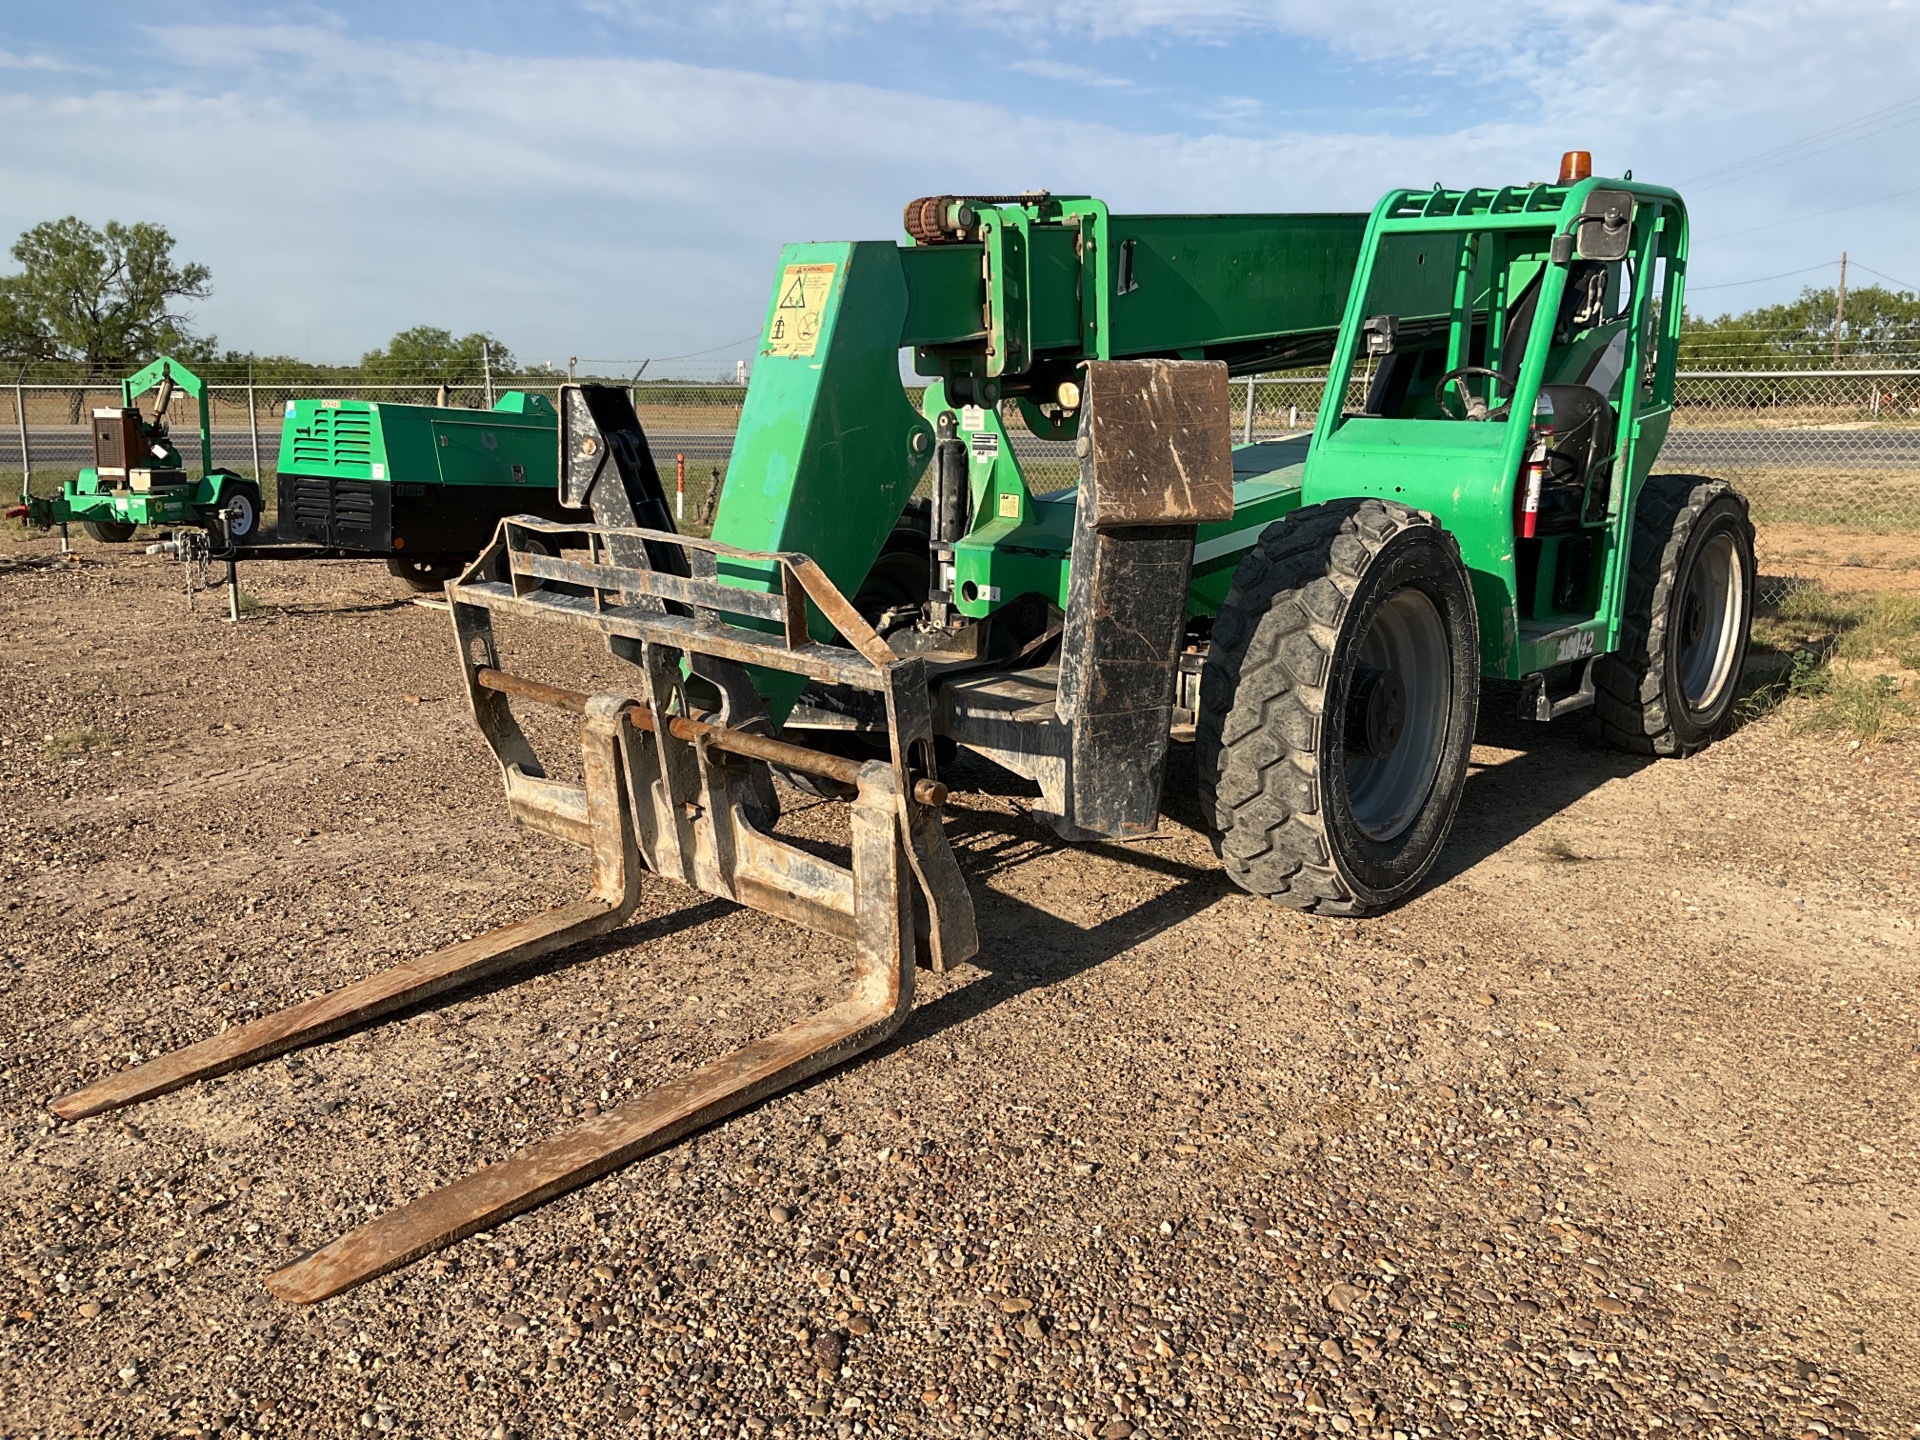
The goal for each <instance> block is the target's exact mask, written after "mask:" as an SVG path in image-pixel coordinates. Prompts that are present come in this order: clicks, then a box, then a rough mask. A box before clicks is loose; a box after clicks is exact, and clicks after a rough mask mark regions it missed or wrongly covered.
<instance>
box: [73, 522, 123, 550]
mask: <svg viewBox="0 0 1920 1440" xmlns="http://www.w3.org/2000/svg"><path fill="white" fill-rule="evenodd" d="M80 528H81V529H82V530H84V531H86V532H87V534H88V535H89V536H91V537H92V538H93V539H95V540H98V541H99V542H100V543H101V544H102V545H124V544H126V543H127V542H128V541H129V540H131V539H133V532H134V530H135V529H136V528H137V527H136V526H135V525H134V524H133V523H132V522H131V521H129V520H82V521H81V522H80Z"/></svg>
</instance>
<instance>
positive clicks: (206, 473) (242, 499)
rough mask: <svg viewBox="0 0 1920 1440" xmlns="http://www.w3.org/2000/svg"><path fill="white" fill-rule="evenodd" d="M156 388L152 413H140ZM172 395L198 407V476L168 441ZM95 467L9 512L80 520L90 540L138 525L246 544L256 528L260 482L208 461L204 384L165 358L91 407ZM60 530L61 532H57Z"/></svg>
mask: <svg viewBox="0 0 1920 1440" xmlns="http://www.w3.org/2000/svg"><path fill="white" fill-rule="evenodd" d="M151 392H158V393H157V396H156V398H155V400H154V402H153V418H152V419H151V420H149V419H148V418H147V417H146V415H145V414H143V413H142V412H141V410H140V400H141V398H142V397H143V396H145V395H147V394H149V393H151ZM175 395H185V396H186V397H187V399H189V400H191V401H194V402H195V403H196V404H197V405H198V407H199V421H200V473H199V474H198V475H194V474H193V473H191V472H190V471H189V470H188V469H187V465H186V461H185V460H184V459H183V458H182V457H181V455H180V451H179V450H178V449H177V448H176V447H175V445H174V443H173V436H172V432H171V429H170V428H169V426H168V424H167V411H168V410H169V409H171V408H172V406H173V398H174V396H175ZM92 425H93V464H92V465H91V466H89V467H88V468H86V469H84V470H82V471H81V472H80V473H79V474H78V475H77V476H75V477H74V478H73V479H71V480H69V481H67V482H66V483H65V484H64V485H62V486H61V487H60V493H59V494H58V495H55V496H52V497H43V496H34V495H25V494H23V495H22V496H21V497H20V504H19V505H18V506H15V507H13V508H12V509H11V510H10V511H9V513H10V514H12V515H15V516H19V517H22V518H24V519H25V520H26V521H27V523H29V524H31V525H39V526H52V525H59V526H63V527H64V526H66V525H69V524H72V523H73V522H75V521H78V522H79V523H80V524H81V526H83V527H84V528H85V530H86V532H87V534H89V535H90V536H92V537H93V538H94V539H95V540H100V541H105V542H107V543H110V544H124V543H125V542H127V541H129V540H131V539H133V532H134V530H135V529H136V528H137V527H139V526H141V525H192V526H196V527H198V528H200V529H203V530H206V531H208V532H209V533H211V534H213V535H215V536H216V538H217V539H218V540H219V541H220V542H221V543H222V544H223V545H224V544H225V543H226V542H228V541H231V542H232V543H233V544H235V545H244V544H249V543H251V542H252V541H253V540H254V539H256V538H257V537H258V535H259V532H260V523H261V505H260V486H259V484H258V483H257V482H256V481H253V480H249V479H248V478H247V477H246V476H244V475H240V474H237V473H236V472H234V471H232V470H228V469H226V468H224V467H223V466H218V465H215V464H214V463H213V459H212V457H213V427H212V424H211V422H210V420H209V418H208V397H207V387H206V384H205V383H204V382H203V381H202V380H201V379H200V377H199V376H198V375H196V374H194V373H193V371H191V370H189V369H188V368H187V367H186V366H185V365H183V364H181V363H180V362H179V361H178V360H175V359H174V358H172V357H171V356H168V355H162V356H161V357H160V358H159V359H158V360H155V361H154V362H153V363H152V364H151V365H148V366H147V367H145V368H144V369H142V370H140V371H139V372H137V373H136V374H134V375H131V376H129V377H128V378H127V379H125V380H123V381H122V382H121V384H120V404H119V405H117V406H113V407H111V408H106V409H99V410H95V411H94V412H93V415H92ZM63 533H64V531H63Z"/></svg>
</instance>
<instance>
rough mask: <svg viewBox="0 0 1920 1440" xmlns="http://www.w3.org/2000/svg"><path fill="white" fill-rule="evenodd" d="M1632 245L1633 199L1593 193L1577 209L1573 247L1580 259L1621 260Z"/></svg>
mask: <svg viewBox="0 0 1920 1440" xmlns="http://www.w3.org/2000/svg"><path fill="white" fill-rule="evenodd" d="M1632 243H1633V196H1631V195H1629V194H1628V193H1627V192H1626V191H1624V190H1595V191H1592V192H1591V193H1590V194H1589V195H1588V196H1587V203H1586V204H1585V205H1583V206H1581V207H1580V223H1579V229H1578V241H1577V248H1578V250H1579V252H1580V258H1581V259H1582V260H1624V259H1626V257H1627V250H1628V249H1629V247H1630V246H1631V245H1632Z"/></svg>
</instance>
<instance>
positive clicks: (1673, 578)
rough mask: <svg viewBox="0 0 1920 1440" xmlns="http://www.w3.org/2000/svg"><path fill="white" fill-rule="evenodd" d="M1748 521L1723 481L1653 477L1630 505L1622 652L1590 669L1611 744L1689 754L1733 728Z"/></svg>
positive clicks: (1742, 655) (1747, 620)
mask: <svg viewBox="0 0 1920 1440" xmlns="http://www.w3.org/2000/svg"><path fill="white" fill-rule="evenodd" d="M1753 591H1754V558H1753V521H1752V520H1751V519H1750V518H1748V515H1747V502H1746V500H1745V498H1744V497H1742V496H1741V495H1740V493H1739V492H1738V491H1736V490H1735V489H1734V488H1733V487H1732V486H1731V485H1729V484H1728V483H1727V482H1726V481H1724V480H1711V479H1707V478H1705V477H1703V476H1699V475H1654V476H1651V477H1650V478H1649V479H1648V480H1647V483H1646V486H1645V488H1644V489H1642V490H1641V492H1640V500H1639V503H1638V505H1637V506H1636V507H1635V510H1634V523H1633V553H1632V556H1631V569H1630V570H1629V571H1628V575H1627V595H1626V612H1625V616H1624V622H1623V624H1622V626H1621V633H1620V648H1619V649H1618V650H1617V651H1615V652H1614V653H1613V654H1611V655H1606V656H1602V657H1601V659H1600V660H1599V661H1598V662H1597V663H1596V664H1595V665H1594V667H1593V679H1594V691H1595V694H1594V709H1595V710H1596V711H1597V712H1598V714H1599V717H1600V733H1601V735H1602V737H1603V738H1604V739H1605V740H1606V742H1607V743H1608V744H1609V745H1612V746H1614V747H1615V748H1616V749H1620V750H1626V751H1629V752H1631V753H1633V754H1636V755H1664V756H1683V755H1691V754H1692V753H1693V752H1694V751H1696V750H1699V749H1701V748H1702V747H1703V746H1705V745H1707V744H1709V743H1711V742H1712V741H1713V740H1715V739H1717V738H1719V736H1720V735H1721V734H1722V733H1723V732H1724V731H1725V730H1726V727H1727V723H1728V721H1729V719H1730V718H1731V717H1732V714H1733V702H1734V700H1735V698H1736V697H1737V695H1738V694H1739V689H1740V672H1741V669H1742V667H1743V666H1744V665H1745V663H1746V658H1747V637H1748V632H1749V631H1750V629H1751V627H1752V624H1753Z"/></svg>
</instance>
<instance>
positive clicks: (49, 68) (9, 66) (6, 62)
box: [0, 50, 85, 75]
mask: <svg viewBox="0 0 1920 1440" xmlns="http://www.w3.org/2000/svg"><path fill="white" fill-rule="evenodd" d="M83 68H85V67H82V66H79V65H73V64H70V63H68V62H67V61H65V60H61V59H58V58H56V57H55V56H52V55H42V54H39V53H32V54H25V55H23V54H20V53H19V52H17V51H14V50H0V70H41V71H45V72H46V73H48V74H50V75H73V74H78V73H80V72H81V71H82V69H83Z"/></svg>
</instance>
